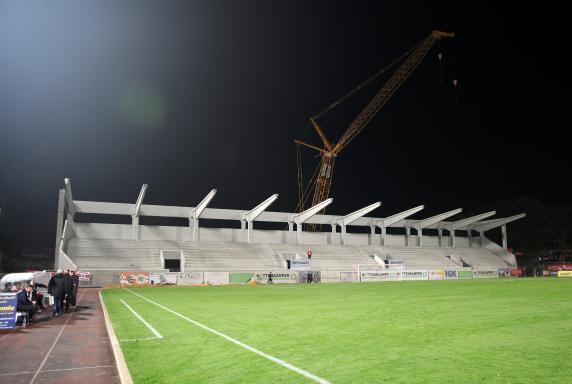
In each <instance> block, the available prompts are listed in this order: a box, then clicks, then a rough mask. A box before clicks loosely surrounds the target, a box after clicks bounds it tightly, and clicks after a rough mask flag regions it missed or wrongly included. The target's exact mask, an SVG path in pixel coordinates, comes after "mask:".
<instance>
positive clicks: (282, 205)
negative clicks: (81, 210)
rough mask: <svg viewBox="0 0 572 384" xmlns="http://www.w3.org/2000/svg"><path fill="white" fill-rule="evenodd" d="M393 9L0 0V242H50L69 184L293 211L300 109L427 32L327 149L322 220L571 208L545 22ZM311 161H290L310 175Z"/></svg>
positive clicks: (499, 10)
mask: <svg viewBox="0 0 572 384" xmlns="http://www.w3.org/2000/svg"><path fill="white" fill-rule="evenodd" d="M397 3H398V2H384V1H333V0H327V1H293V0H288V1H262V0H261V1H246V0H241V1H234V0H226V1H216V0H209V1H191V0H185V1H171V0H162V1H141V0H132V1H125V0H122V1H117V0H108V1H71V0H69V1H54V0H52V1H47V2H36V3H29V2H21V1H8V0H0V172H1V173H0V176H1V178H0V195H1V196H2V197H3V202H2V204H3V205H4V209H5V210H6V216H5V221H4V227H3V234H2V241H3V242H5V243H7V242H10V243H13V242H28V243H30V244H35V245H42V244H45V245H51V244H52V243H53V237H54V234H55V217H56V205H57V191H58V189H59V188H61V187H62V186H63V179H64V178H65V177H70V178H71V180H72V185H73V192H74V197H75V198H76V199H78V200H98V201H113V202H134V201H135V199H136V198H137V195H138V193H139V189H140V188H141V184H143V183H149V184H150V187H149V190H148V192H147V195H146V199H145V202H146V203H149V204H165V205H194V204H196V203H197V202H199V201H200V200H201V199H202V197H203V196H204V195H205V194H206V193H207V192H208V191H209V190H210V189H211V188H218V190H219V193H218V194H217V196H216V198H215V200H214V201H213V203H212V205H211V206H212V207H218V208H235V209H247V208H249V207H253V206H254V205H256V204H257V203H259V202H260V201H262V200H263V199H265V198H266V197H268V196H269V195H271V194H272V193H279V194H280V199H279V200H278V201H277V202H276V203H275V204H274V205H273V206H272V210H281V211H292V210H293V209H294V207H295V206H296V196H297V189H296V146H295V144H294V143H293V140H294V139H297V138H298V139H303V140H305V141H308V142H310V143H313V144H319V140H318V138H317V136H316V135H315V133H314V132H313V131H312V129H311V127H310V124H309V122H308V117H309V116H311V115H313V114H315V113H317V112H318V111H320V110H321V109H322V108H324V107H325V106H327V105H328V104H329V103H331V102H332V101H334V100H335V99H337V98H339V97H341V96H342V95H344V94H345V93H346V92H348V91H349V90H351V89H352V88H353V87H355V86H356V85H357V84H359V83H360V82H361V81H363V80H364V79H366V78H367V77H369V76H370V75H371V74H372V73H374V72H376V71H377V70H378V69H380V68H382V67H384V66H385V65H386V64H387V63H389V62H390V61H391V60H392V59H394V58H396V57H397V56H399V55H401V54H402V53H403V52H405V51H406V50H408V49H409V48H411V47H412V46H413V45H414V44H416V43H417V42H418V41H420V40H421V39H423V38H424V37H426V36H427V35H428V34H429V33H430V31H431V30H432V29H441V30H445V31H452V32H455V33H456V34H457V36H456V37H455V39H453V40H449V41H443V42H441V43H438V44H437V45H436V46H435V47H434V48H433V50H432V51H431V52H430V53H429V55H428V56H427V57H426V58H425V60H424V61H423V62H422V63H421V65H420V66H419V68H418V69H417V70H416V71H415V72H414V73H413V75H412V76H411V77H410V78H409V79H408V80H407V82H406V83H405V84H404V85H403V86H402V87H401V89H399V90H398V91H397V93H396V94H395V95H394V97H393V98H392V99H391V100H390V101H389V103H388V104H387V105H386V106H385V107H384V108H383V109H382V110H381V112H380V113H379V114H378V116H377V117H376V118H375V119H374V120H373V121H372V122H371V124H370V125H369V126H368V127H367V128H366V129H365V130H364V132H363V133H362V134H361V135H360V136H359V137H358V138H357V139H356V140H354V141H353V142H352V143H351V144H350V145H349V146H348V147H347V148H346V150H344V152H342V154H341V155H340V156H339V158H338V160H337V162H336V171H335V176H334V183H333V191H332V196H333V197H334V199H335V201H334V204H333V205H332V206H331V209H330V211H329V212H331V213H336V214H344V213H347V212H349V211H352V210H354V209H357V208H360V207H362V206H365V205H367V204H370V203H372V202H375V201H378V200H381V201H382V202H383V205H382V207H381V208H380V209H378V210H377V211H376V215H379V216H386V215H390V214H392V213H395V212H397V211H399V210H403V209H407V208H410V207H412V206H415V205H417V204H425V205H426V210H425V211H424V212H423V214H422V215H421V217H424V216H428V215H430V214H434V213H438V212H439V211H444V210H449V209H453V208H457V207H463V208H465V209H466V210H471V209H474V208H475V207H477V206H482V205H486V204H488V203H493V202H494V201H497V200H501V199H511V198H514V197H516V196H520V195H528V196H532V197H536V198H538V199H540V200H542V201H547V202H556V201H558V202H568V203H569V202H570V201H571V194H570V193H569V191H568V190H567V189H566V188H564V186H563V185H564V184H565V182H566V179H568V178H569V170H568V169H567V168H568V166H569V164H570V160H569V154H568V153H567V151H568V147H569V145H568V144H566V141H565V140H564V139H563V129H564V128H566V129H569V124H570V123H569V121H568V120H569V119H568V118H567V116H565V115H566V114H565V110H566V108H565V102H566V101H565V100H566V98H563V97H560V96H558V93H562V91H563V88H564V85H563V84H564V83H563V80H564V79H563V76H564V69H565V68H566V63H565V61H564V59H563V57H560V55H562V51H563V50H565V49H566V44H560V43H559V38H560V35H559V33H560V31H559V29H562V30H563V29H564V25H561V24H559V23H558V22H557V21H556V18H557V15H558V13H559V12H558V11H557V10H554V9H552V10H550V11H546V12H545V11H543V10H542V9H540V8H538V9H536V8H533V7H531V6H530V5H527V3H526V2H518V3H515V5H505V4H500V5H499V4H497V3H485V2H469V3H467V4H465V3H466V2H459V1H457V2H454V3H450V4H446V3H439V2H437V3H435V2H419V4H416V3H414V2H399V4H397ZM438 52H441V53H443V55H444V63H445V65H444V71H443V73H444V81H445V86H444V87H441V85H440V75H439V63H438V60H437V56H436V55H437V53H438ZM453 79H458V80H459V94H458V112H457V111H456V108H455V98H454V93H453V88H452V85H451V82H452V80H453ZM381 84H382V82H378V83H375V84H373V86H372V88H368V89H366V90H365V91H364V92H363V93H362V94H359V95H357V97H355V98H352V99H351V100H350V102H348V103H346V104H344V105H342V106H340V107H339V108H338V109H336V110H334V111H333V112H332V113H331V114H329V115H328V116H326V117H325V118H324V119H323V120H321V122H322V123H323V125H324V128H325V130H326V133H327V134H328V135H329V136H330V137H331V138H332V139H335V138H338V137H339V136H340V135H341V133H342V132H343V131H344V129H345V127H347V125H348V123H349V122H350V121H351V119H352V117H353V116H355V114H357V112H358V111H359V109H360V107H362V106H363V105H365V102H367V97H368V95H371V94H372V93H371V92H375V91H376V89H378V88H379V87H380V85H381ZM376 87H377V88H376ZM368 92H369V93H368ZM316 161H317V159H315V158H314V157H313V153H311V152H309V151H307V152H304V167H305V172H306V174H309V173H311V171H312V170H313V168H314V167H315V165H316ZM30 234H31V235H30Z"/></svg>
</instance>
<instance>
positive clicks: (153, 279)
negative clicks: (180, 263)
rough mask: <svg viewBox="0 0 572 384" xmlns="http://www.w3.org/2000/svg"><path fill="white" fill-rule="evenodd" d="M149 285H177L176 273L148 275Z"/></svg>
mask: <svg viewBox="0 0 572 384" xmlns="http://www.w3.org/2000/svg"><path fill="white" fill-rule="evenodd" d="M149 284H151V285H175V284H177V273H176V272H164V273H149Z"/></svg>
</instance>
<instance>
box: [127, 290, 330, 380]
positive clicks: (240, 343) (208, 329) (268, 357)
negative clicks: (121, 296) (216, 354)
mask: <svg viewBox="0 0 572 384" xmlns="http://www.w3.org/2000/svg"><path fill="white" fill-rule="evenodd" d="M123 289H125V290H126V291H129V292H131V293H132V294H134V295H136V296H139V297H140V298H142V299H143V300H146V301H148V302H150V303H151V304H154V305H156V306H157V307H159V308H161V309H164V310H165V311H167V312H170V313H172V314H173V315H175V316H178V317H180V318H181V319H183V320H186V321H188V322H189V323H191V324H194V325H196V326H197V327H200V328H203V329H204V330H206V331H209V332H211V333H214V334H215V335H217V336H220V337H222V338H223V339H226V340H228V341H230V342H231V343H234V344H236V345H238V346H240V347H242V348H244V349H247V350H249V351H250V352H253V353H256V354H257V355H259V356H262V357H264V358H265V359H268V360H270V361H272V362H274V363H276V364H278V365H281V366H283V367H284V368H287V369H289V370H291V371H294V372H296V373H298V374H300V375H302V376H305V377H307V378H309V379H311V380H314V381H316V382H318V383H320V384H331V383H330V382H329V381H327V380H324V379H322V378H320V377H318V376H316V375H313V374H311V373H310V372H308V371H305V370H303V369H300V368H298V367H295V366H294V365H292V364H290V363H287V362H285V361H284V360H280V359H278V358H276V357H274V356H272V355H269V354H267V353H264V352H262V351H259V350H258V349H256V348H254V347H251V346H250V345H248V344H244V343H243V342H242V341H238V340H236V339H233V338H232V337H230V336H227V335H225V334H224V333H222V332H219V331H216V330H214V329H212V328H209V327H207V326H206V325H203V324H201V323H199V322H198V321H195V320H193V319H191V318H189V317H187V316H184V315H181V314H180V313H178V312H175V311H173V310H172V309H169V308H167V307H165V306H163V305H161V304H159V303H156V302H154V301H153V300H149V299H148V298H146V297H144V296H141V295H140V294H138V293H135V292H133V291H131V290H130V289H127V288H123Z"/></svg>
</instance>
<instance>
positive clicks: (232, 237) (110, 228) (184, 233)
mask: <svg viewBox="0 0 572 384" xmlns="http://www.w3.org/2000/svg"><path fill="white" fill-rule="evenodd" d="M139 231H140V236H141V237H140V238H141V240H155V241H161V240H164V241H191V240H192V238H191V231H190V229H189V228H188V227H174V226H172V227H171V226H149V225H140V226H139ZM74 235H75V236H76V237H78V238H91V239H117V240H131V239H132V238H133V228H132V226H131V225H129V224H101V223H75V224H74ZM380 237H381V235H380V234H379V233H378V234H376V235H374V238H373V239H372V240H371V241H372V242H371V245H379V244H380ZM253 239H254V242H256V243H269V244H287V243H291V244H294V243H296V232H288V231H275V230H272V231H271V230H256V229H255V230H254V231H253ZM199 240H200V241H209V242H222V243H230V242H246V230H241V229H234V228H200V232H199ZM302 243H303V244H332V243H333V244H338V245H339V244H340V234H339V233H337V234H335V235H332V233H331V232H303V233H302ZM369 243H370V235H369V234H362V233H359V234H358V233H348V234H347V236H346V240H345V245H369ZM385 244H386V246H405V235H387V237H386V243H385ZM416 245H417V236H416V235H413V236H410V237H409V246H416ZM423 245H424V246H426V247H437V246H438V245H439V243H438V238H437V236H423ZM442 246H444V247H447V246H449V237H448V236H443V243H442ZM456 246H457V247H468V246H469V242H468V238H466V237H460V236H457V237H456ZM473 246H474V247H478V246H479V245H478V238H475V239H473Z"/></svg>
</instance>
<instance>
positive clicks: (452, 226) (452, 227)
mask: <svg viewBox="0 0 572 384" xmlns="http://www.w3.org/2000/svg"><path fill="white" fill-rule="evenodd" d="M495 214H496V211H490V212H487V213H482V214H480V215H476V216H472V217H467V218H466V219H461V220H457V221H454V222H452V223H448V224H445V225H444V226H443V228H445V229H446V230H448V231H449V237H450V238H451V247H455V231H456V230H457V229H461V228H464V227H466V226H468V225H470V224H472V223H476V222H477V221H480V220H483V219H486V218H487V217H491V216H493V215H495ZM470 232H471V231H470V230H469V245H471V242H472V237H471V233H470Z"/></svg>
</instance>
